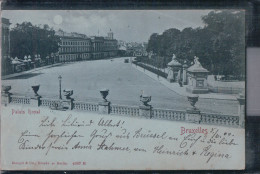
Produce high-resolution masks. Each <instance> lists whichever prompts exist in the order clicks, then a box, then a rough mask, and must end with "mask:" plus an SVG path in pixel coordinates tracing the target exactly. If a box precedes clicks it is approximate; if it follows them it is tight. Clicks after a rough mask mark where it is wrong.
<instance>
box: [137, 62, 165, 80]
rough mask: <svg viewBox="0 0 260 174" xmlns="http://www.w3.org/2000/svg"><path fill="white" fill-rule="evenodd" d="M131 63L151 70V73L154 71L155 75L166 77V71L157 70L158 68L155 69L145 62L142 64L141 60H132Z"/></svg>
mask: <svg viewBox="0 0 260 174" xmlns="http://www.w3.org/2000/svg"><path fill="white" fill-rule="evenodd" d="M133 64H135V65H137V66H140V67H141V68H144V69H146V70H148V71H151V72H153V73H155V74H157V75H159V76H161V77H163V78H167V73H165V72H162V71H161V70H159V69H155V68H153V67H151V66H148V65H145V64H143V63H142V62H136V61H133Z"/></svg>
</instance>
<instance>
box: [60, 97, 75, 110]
mask: <svg viewBox="0 0 260 174" xmlns="http://www.w3.org/2000/svg"><path fill="white" fill-rule="evenodd" d="M73 101H74V99H72V98H70V99H63V100H62V106H63V108H68V109H70V110H72V109H73Z"/></svg>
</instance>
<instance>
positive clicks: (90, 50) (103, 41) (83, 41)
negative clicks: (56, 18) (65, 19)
mask: <svg viewBox="0 0 260 174" xmlns="http://www.w3.org/2000/svg"><path fill="white" fill-rule="evenodd" d="M56 35H58V36H60V40H61V41H60V45H59V46H60V47H59V59H60V61H61V62H70V61H77V60H88V59H103V58H106V57H114V56H116V55H117V52H118V46H117V40H116V39H114V38H113V32H112V31H111V30H110V31H109V33H108V36H107V37H102V36H92V37H87V36H86V35H84V34H79V33H65V32H63V31H58V32H56Z"/></svg>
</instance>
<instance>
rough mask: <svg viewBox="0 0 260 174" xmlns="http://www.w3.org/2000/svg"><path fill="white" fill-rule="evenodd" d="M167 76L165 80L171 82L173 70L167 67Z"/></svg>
mask: <svg viewBox="0 0 260 174" xmlns="http://www.w3.org/2000/svg"><path fill="white" fill-rule="evenodd" d="M168 70H169V71H168V76H167V80H168V81H169V82H173V81H174V74H173V70H172V68H168Z"/></svg>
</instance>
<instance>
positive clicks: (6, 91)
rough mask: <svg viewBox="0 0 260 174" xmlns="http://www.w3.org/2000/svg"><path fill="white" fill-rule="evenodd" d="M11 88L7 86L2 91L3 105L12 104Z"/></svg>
mask: <svg viewBox="0 0 260 174" xmlns="http://www.w3.org/2000/svg"><path fill="white" fill-rule="evenodd" d="M11 88H12V87H11V86H5V85H2V91H1V103H2V104H5V105H7V104H9V103H10V102H11V93H10V92H9V91H10V90H11Z"/></svg>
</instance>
